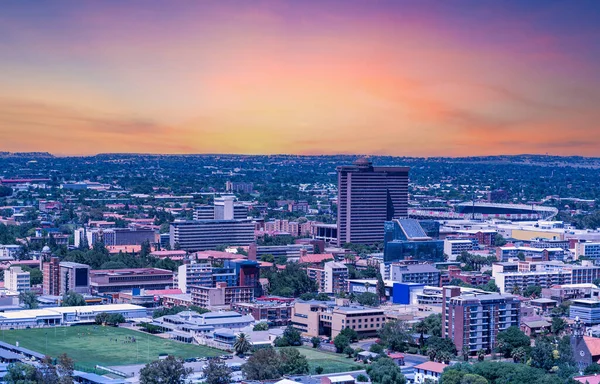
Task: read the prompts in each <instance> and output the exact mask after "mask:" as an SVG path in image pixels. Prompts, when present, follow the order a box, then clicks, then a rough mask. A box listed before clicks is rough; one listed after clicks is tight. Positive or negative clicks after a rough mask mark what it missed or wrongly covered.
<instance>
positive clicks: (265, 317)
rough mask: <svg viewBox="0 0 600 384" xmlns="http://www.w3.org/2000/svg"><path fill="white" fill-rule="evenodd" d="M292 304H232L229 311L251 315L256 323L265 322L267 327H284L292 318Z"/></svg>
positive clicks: (263, 302) (268, 302) (265, 302)
mask: <svg viewBox="0 0 600 384" xmlns="http://www.w3.org/2000/svg"><path fill="white" fill-rule="evenodd" d="M293 307H294V306H293V304H292V303H290V302H289V301H262V300H256V301H254V302H252V303H233V304H231V309H232V310H234V311H237V312H239V313H242V314H245V315H251V316H252V317H253V318H254V320H256V321H257V322H261V321H263V322H266V323H268V324H269V326H285V325H288V324H289V323H290V320H291V318H292V308H293Z"/></svg>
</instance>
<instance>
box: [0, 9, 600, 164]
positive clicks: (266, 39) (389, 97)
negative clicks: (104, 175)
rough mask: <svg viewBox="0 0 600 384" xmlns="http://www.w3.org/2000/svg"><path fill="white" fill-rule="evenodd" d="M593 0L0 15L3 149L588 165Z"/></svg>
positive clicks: (595, 37)
mask: <svg viewBox="0 0 600 384" xmlns="http://www.w3.org/2000/svg"><path fill="white" fill-rule="evenodd" d="M599 122H600V1H597V0H578V1H570V0H564V1H553V0H544V1H541V0H527V1H523V0H504V1H497V0H493V1H490V0H448V1H446V0H443V1H442V0H439V1H429V0H414V1H403V0H390V1H386V0H362V1H357V0H293V1H292V0H264V1H263V0H255V1H233V0H218V1H217V0H215V1H210V0H206V1H184V0H169V1H164V0H162V1H155V0H144V1H141V0H138V1H136V0H129V1H122V0H102V1H92V0H71V1H68V0H55V1H52V0H50V1H33V0H32V1H5V2H2V4H1V6H0V151H11V152H19V151H48V152H51V153H54V154H58V155H83V154H96V153H106V152H137V153H240V154H275V153H293V154H307V155H308V154H373V155H395V156H471V155H497V154H522V153H539V154H545V153H548V154H552V155H583V156H600V123H599Z"/></svg>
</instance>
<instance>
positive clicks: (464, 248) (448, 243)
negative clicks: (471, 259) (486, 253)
mask: <svg viewBox="0 0 600 384" xmlns="http://www.w3.org/2000/svg"><path fill="white" fill-rule="evenodd" d="M472 250H473V241H472V240H449V239H446V240H444V253H445V254H446V255H448V260H456V258H457V257H458V256H460V254H461V253H463V252H469V251H472Z"/></svg>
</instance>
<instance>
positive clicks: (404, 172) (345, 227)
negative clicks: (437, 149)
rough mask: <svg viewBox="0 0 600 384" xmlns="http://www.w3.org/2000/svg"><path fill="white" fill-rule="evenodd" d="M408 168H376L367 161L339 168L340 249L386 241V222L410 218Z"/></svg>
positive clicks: (338, 217) (359, 160)
mask: <svg viewBox="0 0 600 384" xmlns="http://www.w3.org/2000/svg"><path fill="white" fill-rule="evenodd" d="M408 171H409V168H408V167H374V166H373V164H372V163H371V162H370V161H369V160H368V159H365V158H361V159H358V160H357V161H356V162H355V163H354V165H350V166H340V167H337V173H338V213H337V225H338V245H343V244H344V243H355V244H373V243H377V242H382V241H383V233H384V228H383V224H384V223H385V222H386V221H389V220H392V219H396V218H405V217H407V216H408Z"/></svg>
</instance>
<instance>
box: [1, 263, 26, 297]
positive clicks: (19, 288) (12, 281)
mask: <svg viewBox="0 0 600 384" xmlns="http://www.w3.org/2000/svg"><path fill="white" fill-rule="evenodd" d="M4 287H5V288H6V289H9V290H11V291H15V292H24V291H29V290H30V289H31V282H30V276H29V272H26V271H24V270H22V269H21V267H10V268H9V269H6V270H5V271H4Z"/></svg>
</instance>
